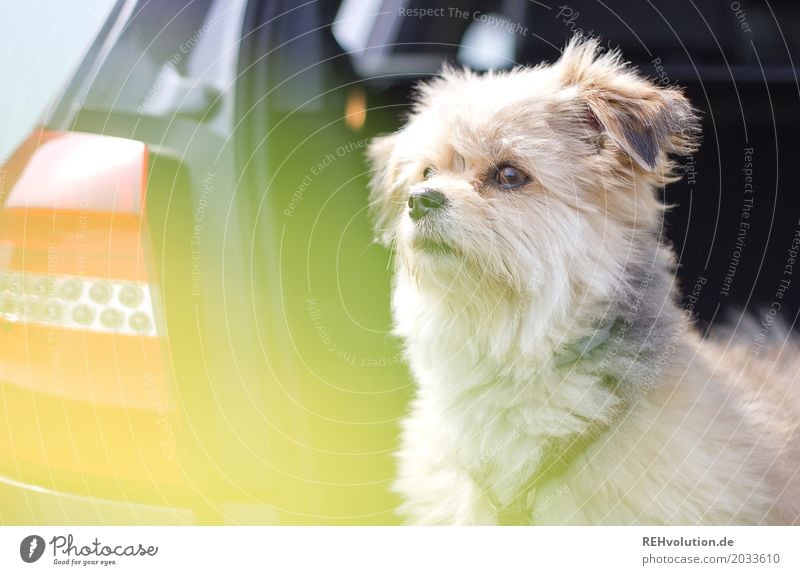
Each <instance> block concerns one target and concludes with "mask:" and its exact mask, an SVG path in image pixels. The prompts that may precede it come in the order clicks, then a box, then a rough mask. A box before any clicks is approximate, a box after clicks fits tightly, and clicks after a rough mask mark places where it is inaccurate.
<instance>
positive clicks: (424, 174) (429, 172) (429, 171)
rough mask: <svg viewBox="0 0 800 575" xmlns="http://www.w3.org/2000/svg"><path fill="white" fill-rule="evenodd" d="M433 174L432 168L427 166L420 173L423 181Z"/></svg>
mask: <svg viewBox="0 0 800 575" xmlns="http://www.w3.org/2000/svg"><path fill="white" fill-rule="evenodd" d="M433 172H434V170H433V166H428V167H427V168H425V171H424V172H422V177H423V179H425V180H427V179H428V178H430V177H431V176H433Z"/></svg>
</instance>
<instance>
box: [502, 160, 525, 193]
mask: <svg viewBox="0 0 800 575" xmlns="http://www.w3.org/2000/svg"><path fill="white" fill-rule="evenodd" d="M528 180H529V178H528V176H527V174H525V172H523V171H521V170H518V169H517V168H515V167H514V166H510V165H508V164H506V165H501V166H499V167H498V168H497V170H496V171H495V173H494V181H495V182H496V183H497V184H499V185H500V186H501V187H503V188H506V189H508V190H513V189H514V188H518V187H520V186H523V185H525V184H527V183H528Z"/></svg>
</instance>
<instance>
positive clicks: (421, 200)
mask: <svg viewBox="0 0 800 575" xmlns="http://www.w3.org/2000/svg"><path fill="white" fill-rule="evenodd" d="M445 205H447V198H446V197H445V195H444V194H443V193H442V192H440V191H439V190H432V189H430V188H425V189H423V190H419V191H416V192H412V193H411V194H410V195H409V196H408V215H409V217H410V218H411V219H412V220H414V221H415V222H416V221H418V220H421V219H422V218H424V217H426V216H427V215H428V214H430V213H432V212H435V211H436V210H439V209H441V208H443V207H444V206H445Z"/></svg>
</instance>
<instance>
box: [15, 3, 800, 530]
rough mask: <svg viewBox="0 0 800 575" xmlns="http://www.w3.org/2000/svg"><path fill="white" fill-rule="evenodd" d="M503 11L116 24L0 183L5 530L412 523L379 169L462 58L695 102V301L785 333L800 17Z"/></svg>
mask: <svg viewBox="0 0 800 575" xmlns="http://www.w3.org/2000/svg"><path fill="white" fill-rule="evenodd" d="M495 4H496V3H491V2H487V1H476V0H470V1H469V2H465V3H463V4H462V5H461V6H460V7H459V8H456V10H457V13H453V8H454V7H452V6H450V5H448V4H446V3H444V2H437V1H433V2H424V3H423V2H418V1H416V0H410V1H399V0H398V1H392V0H377V1H375V2H355V1H352V0H342V1H336V2H310V3H304V4H297V3H294V2H287V1H285V0H276V1H269V0H263V1H262V0H250V1H245V0H237V1H234V2H222V1H219V0H194V1H192V2H188V1H187V2H173V1H168V0H147V1H145V0H118V1H117V2H116V3H115V4H114V6H113V7H112V9H111V11H110V14H109V16H108V18H107V20H106V22H105V23H104V24H103V26H102V27H101V29H100V31H99V32H98V34H97V36H96V38H95V39H94V42H93V43H92V45H91V46H90V47H89V49H88V51H87V53H86V55H85V57H84V59H83V61H82V62H81V64H80V66H79V67H78V68H77V69H76V70H75V72H74V73H73V74H72V77H71V79H70V81H69V82H68V83H67V85H66V86H65V87H64V88H63V90H62V92H61V93H60V95H59V96H58V98H57V99H56V105H55V106H53V107H52V108H51V109H50V111H49V112H48V113H47V114H46V115H45V116H44V117H43V118H42V120H41V122H40V124H39V125H38V126H37V128H36V129H35V130H34V131H33V132H32V133H31V134H30V135H29V136H28V137H27V138H26V139H25V141H24V142H23V143H22V144H21V145H20V146H19V148H18V149H17V150H16V152H15V153H14V154H13V155H12V156H11V157H10V159H9V160H8V161H7V163H6V164H5V166H4V167H3V170H2V180H0V397H2V404H3V420H4V423H5V424H4V425H1V426H0V521H1V522H2V523H4V524H47V525H62V524H70V525H74V524H106V525H110V524H178V525H186V524H215V525H216V524H317V525H318V524H322V525H326V524H394V523H397V522H398V521H399V518H398V517H397V516H396V515H395V513H394V509H395V507H396V506H397V504H398V499H397V496H396V495H395V494H394V493H393V492H392V491H391V483H392V479H393V477H394V473H395V465H394V460H393V452H394V449H395V447H396V445H397V438H398V429H399V426H398V421H399V420H400V419H401V418H402V417H403V416H404V414H405V413H406V411H407V403H408V401H409V399H410V398H411V397H412V396H413V384H412V381H411V377H410V374H409V373H408V369H407V367H406V365H405V362H404V360H403V354H402V349H401V348H400V345H399V342H398V341H397V340H396V339H395V338H394V337H393V336H392V334H391V326H390V314H389V292H390V281H391V280H390V271H391V256H390V254H389V253H388V252H387V251H386V250H384V249H383V248H382V247H380V246H379V245H378V244H377V243H375V242H374V241H373V230H372V226H371V221H370V217H369V209H368V208H369V206H368V201H367V191H366V188H367V181H368V176H369V174H368V171H367V167H366V165H365V163H364V157H363V152H364V150H365V148H366V146H367V144H368V142H369V140H370V138H371V137H372V136H373V135H375V134H377V133H381V132H387V131H390V130H393V129H395V128H396V127H398V125H400V123H401V122H402V116H403V112H404V111H405V110H406V109H407V106H408V104H407V102H408V96H409V93H410V91H411V90H413V86H414V84H415V82H417V81H418V80H420V79H424V78H426V77H429V76H430V75H432V74H435V73H436V72H437V71H438V70H439V69H440V68H441V65H442V63H443V62H445V61H451V62H455V63H456V64H459V65H461V64H463V65H468V66H470V67H473V68H475V69H477V70H484V69H490V68H493V69H502V68H509V67H511V66H514V65H518V64H535V63H537V62H539V61H541V60H553V59H555V58H556V57H557V55H558V50H559V47H561V46H563V45H564V43H565V41H566V40H567V39H568V38H569V37H571V36H572V35H574V34H587V35H600V36H601V37H602V38H603V41H604V42H605V43H607V44H608V45H609V46H612V47H620V48H621V50H622V52H623V54H624V55H625V57H626V58H630V59H631V60H632V61H633V62H634V63H635V64H636V65H637V66H638V67H639V69H640V70H641V71H642V73H644V74H645V75H648V76H651V77H653V78H656V79H657V80H658V81H660V82H663V83H664V84H678V85H681V86H685V87H686V89H687V93H688V95H689V96H690V98H691V99H692V101H693V102H694V104H695V106H696V107H697V108H698V109H700V110H701V111H702V112H703V113H704V133H705V140H704V143H703V146H702V148H701V151H700V152H699V153H697V154H696V155H695V156H692V157H691V158H689V159H688V160H687V162H686V163H685V164H684V167H683V169H684V174H683V175H684V176H685V177H684V179H683V181H682V182H679V183H676V184H673V185H671V186H670V187H669V188H668V189H667V191H666V193H665V196H666V200H667V202H669V203H671V204H675V205H676V207H675V208H673V209H672V210H671V212H670V213H669V216H668V218H667V220H666V234H667V235H668V237H669V238H670V240H671V241H672V242H673V243H674V244H675V246H676V248H677V250H678V253H679V254H680V262H679V263H680V267H679V279H680V281H681V282H683V283H684V285H686V286H688V287H690V288H691V289H688V290H686V291H687V300H686V302H685V304H686V306H687V309H688V311H690V312H691V313H694V314H695V315H696V316H697V317H698V319H699V321H701V322H703V323H706V324H711V323H713V322H715V321H717V320H718V319H719V318H720V317H721V316H722V315H723V314H724V313H725V310H731V309H737V306H738V308H742V309H747V310H750V311H754V312H755V313H756V314H759V313H762V312H763V313H766V314H770V313H771V312H769V309H770V308H769V305H770V302H778V303H779V307H780V309H779V310H776V311H775V314H777V313H778V312H780V315H781V316H782V317H785V318H787V321H788V322H792V321H793V318H794V317H795V314H796V313H797V311H798V309H800V292H798V291H797V290H792V289H789V288H788V284H787V288H786V289H784V292H785V295H783V296H782V297H781V298H779V301H778V299H776V297H775V296H774V294H775V293H776V292H777V290H778V289H780V285H781V284H780V281H781V280H782V279H786V278H785V277H784V272H785V263H786V262H785V260H786V253H787V250H791V249H794V250H796V249H797V246H796V245H794V244H793V243H792V241H793V238H794V237H795V236H796V235H797V233H798V232H797V231H796V230H797V229H798V226H799V225H800V224H799V223H798V219H799V218H800V210H798V200H797V199H796V194H795V193H794V188H795V187H796V184H795V183H794V182H793V179H792V174H791V173H790V170H791V168H792V163H791V162H787V161H785V159H786V158H793V157H796V156H797V152H798V149H797V146H798V144H797V139H796V138H795V137H794V133H795V131H796V130H795V128H796V127H797V124H798V119H800V115H799V114H798V96H799V95H800V93H799V92H798V90H797V70H796V68H795V65H794V62H796V61H797V58H798V57H799V56H800V54H798V52H797V50H798V47H797V46H795V45H793V44H791V43H790V40H791V35H790V33H789V32H790V31H793V30H796V28H797V25H798V22H799V21H800V12H798V10H797V9H796V8H795V7H794V5H793V4H791V3H789V2H778V1H775V2H770V3H769V5H767V4H766V3H763V4H762V3H757V2H746V1H742V2H736V3H728V2H723V3H720V2H714V3H699V4H698V3H694V4H692V8H690V7H686V6H682V5H681V6H679V5H678V4H680V3H674V2H666V1H658V2H652V3H622V2H611V3H607V4H600V3H595V2H589V1H583V0H580V1H573V2H570V4H569V5H568V6H567V5H561V6H556V5H555V4H545V3H538V2H527V1H511V2H505V3H503V5H502V9H497V8H496V6H495ZM734 4H736V5H738V8H737V9H735V10H734V8H733V5H734ZM781 159H784V161H783V162H781V161H780V160H781ZM746 178H751V180H750V184H751V185H753V186H754V189H755V190H756V193H755V196H754V197H755V199H754V200H753V201H750V200H748V197H749V196H746V195H745V185H746V184H747V180H746ZM753 182H755V183H753ZM743 223H744V224H746V225H743ZM789 279H791V278H789ZM759 306H766V307H759ZM765 310H766V311H765ZM775 314H773V315H775Z"/></svg>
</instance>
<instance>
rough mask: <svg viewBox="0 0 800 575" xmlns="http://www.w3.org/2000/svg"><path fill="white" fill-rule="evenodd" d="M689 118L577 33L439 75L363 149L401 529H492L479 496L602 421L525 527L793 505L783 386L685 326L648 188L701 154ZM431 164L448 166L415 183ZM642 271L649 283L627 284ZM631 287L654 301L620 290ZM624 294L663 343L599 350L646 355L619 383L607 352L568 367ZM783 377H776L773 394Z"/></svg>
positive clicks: (747, 514) (710, 520)
mask: <svg viewBox="0 0 800 575" xmlns="http://www.w3.org/2000/svg"><path fill="white" fill-rule="evenodd" d="M626 122H627V123H628V125H632V126H634V127H635V128H636V129H637V130H650V131H649V132H648V133H647V134H644V135H645V136H647V137H651V138H652V142H653V143H654V144H656V145H657V146H658V153H657V155H656V156H655V157H648V156H649V154H648V150H647V148H646V147H642V142H641V141H640V140H638V139H637V138H633V139H632V140H628V139H626V138H627V137H628V136H629V133H628V132H626V131H624V130H622V129H621V128H620V125H622V124H624V123H626ZM695 122H696V120H695V117H694V113H693V111H692V110H691V108H690V106H689V105H688V103H687V102H686V101H685V99H683V97H682V96H681V95H680V93H679V92H676V91H675V90H663V89H661V88H657V87H655V86H653V85H652V84H650V83H649V82H647V81H646V80H643V79H641V78H640V77H638V76H637V75H636V74H634V73H633V72H632V71H631V70H629V69H628V68H627V67H626V66H625V65H624V64H623V63H622V62H621V61H620V59H619V57H618V56H616V55H614V54H605V55H599V54H598V49H597V45H596V44H595V43H591V42H589V43H581V42H577V41H576V42H572V43H571V44H570V45H569V46H568V47H567V49H566V51H565V55H564V56H563V57H562V59H561V60H560V61H559V62H557V63H555V64H554V65H552V66H549V67H539V68H536V69H520V70H516V71H514V72H511V73H508V74H493V75H486V76H477V75H474V74H471V73H468V72H462V73H458V72H446V73H445V76H444V78H443V79H439V80H437V81H435V82H433V83H432V84H430V85H427V86H423V87H422V88H421V92H420V96H419V98H418V100H417V103H416V108H415V110H414V113H413V114H412V115H411V117H410V120H409V123H408V124H407V125H406V126H405V127H404V128H403V129H402V130H401V131H400V132H398V133H396V134H394V135H391V136H387V137H384V138H383V139H379V140H376V141H375V142H374V143H373V145H372V146H371V149H370V156H371V160H372V162H373V165H374V167H375V170H376V173H375V177H374V180H373V202H374V204H375V209H376V215H377V221H378V229H379V233H380V234H381V237H382V239H383V240H384V241H385V242H386V243H387V245H391V246H392V247H393V249H394V250H395V251H396V253H397V258H396V261H397V266H396V281H395V287H394V292H393V298H392V308H393V314H394V318H395V329H396V333H397V334H398V335H399V336H401V337H402V338H403V339H404V341H405V345H406V355H407V358H408V361H409V364H410V366H411V368H412V371H413V374H414V377H415V379H416V380H417V383H418V391H417V396H416V398H415V399H414V401H413V404H412V406H411V413H410V415H409V416H408V418H407V419H406V420H405V421H404V423H403V435H402V448H401V450H400V452H399V454H398V460H399V474H398V479H397V482H396V485H395V487H396V489H397V491H398V492H400V493H401V494H402V496H403V499H404V503H403V505H402V507H401V512H402V513H403V514H404V515H405V516H406V517H407V518H408V520H409V521H410V522H413V523H421V524H493V523H495V522H496V520H497V518H496V515H495V512H494V511H493V509H492V506H491V504H490V501H489V497H488V495H487V489H488V490H489V491H490V492H491V493H492V494H493V496H494V497H495V498H497V499H500V500H501V501H508V500H511V499H513V498H514V496H515V495H516V494H517V493H519V491H520V490H522V489H523V488H524V487H525V485H526V484H527V482H528V481H529V480H530V479H531V478H532V477H534V476H535V474H536V473H537V470H538V469H539V467H540V465H541V464H542V462H543V460H544V458H545V457H546V456H545V455H544V454H543V450H544V448H545V446H546V445H547V444H548V442H550V441H552V440H553V438H569V437H572V436H574V435H576V434H577V435H580V434H584V433H589V432H590V430H591V429H601V430H602V432H601V433H600V435H599V436H597V437H594V438H593V439H592V441H591V443H590V444H589V445H588V446H587V447H586V448H585V449H583V450H581V451H580V452H579V453H578V454H577V455H576V456H575V457H574V458H573V459H572V460H571V461H570V464H569V466H568V468H567V469H566V470H565V471H564V472H563V473H561V474H559V475H558V476H557V477H556V478H554V479H552V480H544V481H543V482H541V484H539V485H537V486H536V489H535V496H534V501H535V502H534V505H533V521H534V522H535V523H541V524H634V523H640V524H692V525H694V524H732V523H744V524H762V523H796V522H798V521H799V520H800V519H798V517H800V505H799V504H798V503H797V502H796V500H797V498H795V497H794V496H795V495H798V490H800V487H798V474H797V468H798V452H797V448H795V447H789V446H788V442H789V441H791V440H793V439H794V440H795V441H796V438H797V435H798V431H797V423H796V422H797V417H794V418H792V417H790V416H788V415H787V413H786V408H785V407H784V406H781V405H780V402H777V401H775V397H776V396H778V395H779V393H780V392H773V393H771V394H769V395H768V396H767V395H764V394H759V393H757V392H754V391H752V389H750V388H748V387H747V386H746V385H742V384H741V383H740V380H741V377H740V376H741V374H742V373H743V369H740V370H739V371H732V370H731V369H730V362H726V361H725V360H724V359H723V357H724V353H723V351H714V349H712V347H711V346H710V345H709V344H706V343H704V342H702V341H701V340H700V339H699V337H698V336H697V335H696V334H695V332H694V331H693V327H692V326H691V324H690V322H689V320H688V319H687V318H686V317H685V315H684V314H683V313H682V311H681V310H680V309H679V308H678V306H677V304H675V302H674V297H673V292H674V289H673V286H672V285H671V282H672V277H673V276H672V263H671V262H672V257H671V251H670V250H669V248H667V247H666V246H664V245H662V244H661V243H660V242H659V240H658V238H657V231H658V228H659V226H660V221H661V210H662V206H661V205H660V204H659V202H658V200H657V198H656V195H655V190H656V189H657V188H658V187H660V186H662V185H664V183H665V182H667V181H670V178H671V175H670V169H671V167H672V164H671V161H670V159H669V154H670V153H673V154H676V153H677V154H680V153H686V152H688V151H690V150H691V149H693V146H694V135H695V133H694V125H695ZM684 127H685V128H686V130H684ZM505 161H511V162H513V163H514V165H516V166H518V167H522V168H523V169H524V170H525V171H526V173H528V174H530V175H531V176H532V178H531V180H532V181H531V184H530V185H529V186H525V187H524V188H520V189H519V190H511V191H503V190H501V191H498V190H496V189H494V188H492V186H491V185H490V184H487V182H486V176H484V175H483V174H485V173H486V170H487V167H488V169H491V166H492V165H495V164H498V163H501V162H505ZM427 166H435V167H436V170H435V172H434V174H433V176H432V177H430V178H429V179H428V180H424V179H423V178H422V176H421V174H422V172H423V170H424V169H425V167H427ZM481 178H483V179H481ZM422 187H435V188H437V189H439V190H442V191H443V192H444V193H445V195H446V196H447V198H448V205H447V208H446V210H445V211H444V212H443V214H442V215H441V216H437V217H436V218H434V219H430V221H429V220H424V221H421V222H414V221H412V220H411V219H410V218H409V217H408V214H407V211H406V208H405V201H406V199H407V198H408V194H409V193H411V192H413V191H415V190H419V189H421V188H422ZM421 240H427V241H435V242H437V243H440V244H441V245H443V246H446V248H447V249H446V250H438V249H437V250H432V249H428V248H425V247H420V246H421V245H422V244H420V243H419V242H420V241H421ZM647 266H650V267H649V268H648V267H647ZM641 269H652V270H653V276H652V278H653V279H652V280H650V279H648V280H647V281H646V282H644V283H645V284H647V285H645V287H640V288H637V287H636V285H635V284H636V283H637V282H641V276H642V274H641V271H640V270H641ZM648 274H649V272H648ZM647 277H648V278H649V277H650V276H649V275H648V276H647ZM637 290H638V291H637ZM637 293H638V294H639V296H640V297H641V298H642V299H643V300H644V301H635V302H634V303H633V304H631V301H626V300H630V299H631V298H633V299H635V298H636V297H639V296H636V294H637ZM624 306H627V307H626V309H629V310H630V309H632V310H633V312H632V314H631V317H632V318H634V319H633V320H631V321H633V322H638V321H639V320H638V319H636V318H637V317H639V316H641V317H642V318H644V319H647V318H650V317H651V316H652V322H653V323H652V325H653V327H652V329H651V331H653V330H655V331H656V332H658V333H657V334H656V335H657V336H658V337H660V338H661V339H660V340H658V341H659V342H661V343H659V344H658V345H656V346H654V347H653V349H651V350H650V351H649V352H647V353H649V354H650V355H647V354H644V355H642V354H638V353H637V350H636V349H634V348H635V347H637V346H638V341H633V342H631V340H626V344H625V345H626V349H624V350H621V351H620V357H617V356H615V355H613V354H611V351H610V350H611V347H610V345H606V346H604V350H603V351H604V354H605V357H604V359H603V360H602V361H605V362H609V361H610V362H613V363H614V365H615V366H617V367H618V366H619V365H622V363H621V362H622V357H621V356H623V355H624V356H625V357H626V358H627V359H626V361H630V362H631V363H630V364H631V366H634V367H633V368H632V369H634V371H633V372H632V373H633V375H631V379H632V380H633V381H632V382H631V384H630V388H629V389H628V391H625V392H624V393H620V392H619V390H618V389H617V390H614V389H611V388H609V386H608V385H606V384H604V381H605V380H604V377H605V376H606V375H607V373H608V369H606V368H607V367H608V365H607V364H606V367H603V365H601V363H600V362H598V360H596V359H593V360H588V359H582V360H580V361H578V362H575V363H569V364H566V365H559V362H558V361H557V360H558V358H559V357H560V354H562V353H563V352H564V349H565V348H569V346H571V345H574V343H575V342H576V341H580V340H581V338H583V337H585V336H587V335H588V334H591V333H592V332H593V330H594V329H596V327H597V325H598V324H599V323H600V322H602V321H604V320H607V319H608V317H612V318H613V317H614V314H615V313H617V312H616V311H615V310H616V309H621V307H624ZM639 306H641V309H642V310H643V311H642V312H641V313H639ZM645 309H646V310H651V311H649V312H646V311H644V310H645ZM652 310H656V311H655V312H653V311H652ZM647 313H650V316H648V315H647ZM641 327H642V326H636V329H637V330H640V329H641ZM644 327H645V328H646V327H647V326H646V325H645V326H644ZM645 331H646V330H645ZM635 333H639V331H635ZM642 333H644V331H643V332H642ZM660 349H663V353H661V352H660V351H659V350H660ZM732 349H733V348H732ZM615 353H616V352H615ZM730 353H738V354H744V353H745V352H744V351H741V350H739V351H733V352H730ZM640 355H642V357H646V358H647V359H646V361H645V360H642V359H641V358H640ZM715 359H716V361H715ZM637 362H639V363H637ZM641 362H644V365H645V368H646V369H644V370H641V369H640V370H639V371H635V369H636V366H639V365H640V363H641ZM747 364H748V366H749V367H748V369H751V370H753V371H755V372H756V373H761V372H760V371H759V368H757V367H754V365H755V364H753V363H752V362H748V363H747ZM612 367H613V366H612ZM767 368H768V366H766V367H762V368H760V369H761V371H763V370H766V369H767ZM612 371H613V370H612ZM785 371H787V372H792V370H791V369H790V370H785ZM614 373H617V372H614ZM617 380H619V381H622V380H626V376H624V375H623V376H620V377H617V379H616V380H615V381H617ZM754 383H758V382H757V381H756V382H754ZM792 385H793V378H791V377H783V378H782V379H781V383H780V384H776V387H777V389H778V390H783V391H784V392H786V393H791V391H790V389H791V386H792ZM794 387H795V390H794V394H795V395H796V394H797V390H796V387H797V386H794ZM742 388H744V389H746V390H747V389H750V391H751V392H752V393H751V394H750V395H749V396H748V394H747V393H744V392H743V391H742ZM776 418H777V419H776ZM776 421H777V423H776ZM779 460H780V461H781V462H782V463H781V465H780V466H778V465H776V464H775V462H776V461H779ZM789 495H791V496H789Z"/></svg>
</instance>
